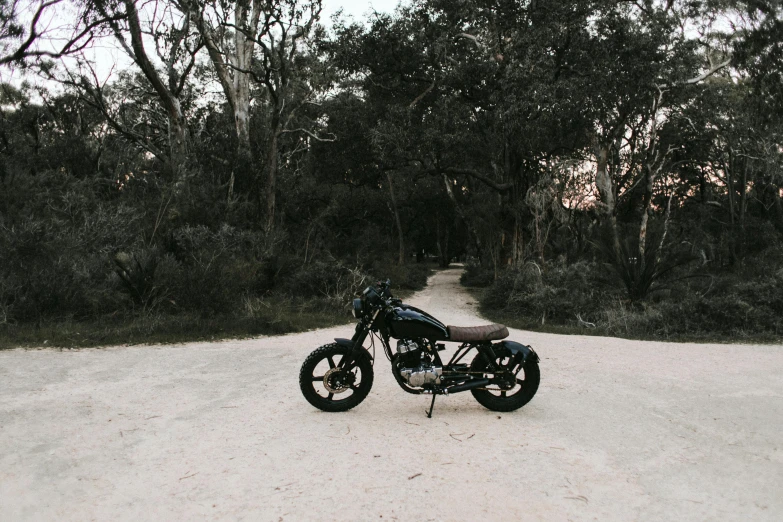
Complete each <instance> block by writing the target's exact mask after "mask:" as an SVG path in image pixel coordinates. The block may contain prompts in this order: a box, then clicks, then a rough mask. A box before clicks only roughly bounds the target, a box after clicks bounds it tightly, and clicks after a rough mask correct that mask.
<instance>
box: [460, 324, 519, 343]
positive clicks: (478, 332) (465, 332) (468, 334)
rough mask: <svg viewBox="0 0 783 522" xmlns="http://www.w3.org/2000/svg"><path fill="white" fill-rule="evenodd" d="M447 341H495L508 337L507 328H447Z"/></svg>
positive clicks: (496, 326)
mask: <svg viewBox="0 0 783 522" xmlns="http://www.w3.org/2000/svg"><path fill="white" fill-rule="evenodd" d="M446 331H447V332H449V341H457V342H466V341H495V340H497V339H505V338H506V337H508V328H506V327H505V326H503V325H502V324H488V325H485V326H447V327H446Z"/></svg>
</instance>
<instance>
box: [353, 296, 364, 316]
mask: <svg viewBox="0 0 783 522" xmlns="http://www.w3.org/2000/svg"><path fill="white" fill-rule="evenodd" d="M361 315H362V300H361V298H358V297H357V298H356V299H354V300H353V316H354V317H356V318H357V319H358V318H359V317H361Z"/></svg>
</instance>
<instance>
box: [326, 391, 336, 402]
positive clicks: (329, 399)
mask: <svg viewBox="0 0 783 522" xmlns="http://www.w3.org/2000/svg"><path fill="white" fill-rule="evenodd" d="M332 397H334V393H332V392H329V395H328V396H327V397H326V400H327V401H331V400H332Z"/></svg>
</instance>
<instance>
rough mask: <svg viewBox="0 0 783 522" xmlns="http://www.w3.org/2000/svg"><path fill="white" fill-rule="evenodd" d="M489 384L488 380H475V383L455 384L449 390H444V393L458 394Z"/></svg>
mask: <svg viewBox="0 0 783 522" xmlns="http://www.w3.org/2000/svg"><path fill="white" fill-rule="evenodd" d="M487 384H489V379H477V380H475V381H468V382H465V383H462V384H457V385H456V386H452V387H450V388H446V390H445V391H446V393H459V392H463V391H468V390H472V389H473V388H481V387H483V386H486V385H487Z"/></svg>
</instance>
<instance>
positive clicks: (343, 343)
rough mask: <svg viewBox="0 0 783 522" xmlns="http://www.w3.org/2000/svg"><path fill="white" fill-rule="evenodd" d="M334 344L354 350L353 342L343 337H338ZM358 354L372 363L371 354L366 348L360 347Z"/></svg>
mask: <svg viewBox="0 0 783 522" xmlns="http://www.w3.org/2000/svg"><path fill="white" fill-rule="evenodd" d="M334 342H335V343H337V344H339V345H340V346H345V347H346V348H353V341H351V340H350V339H343V338H341V337H336V338H335V339H334ZM356 353H359V354H361V357H366V358H367V359H369V360H370V361H372V355H370V352H368V351H367V350H366V349H365V348H364V346H360V347H359V350H357V351H356Z"/></svg>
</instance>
